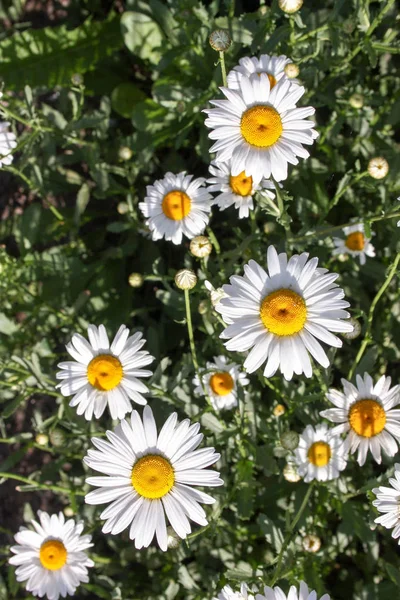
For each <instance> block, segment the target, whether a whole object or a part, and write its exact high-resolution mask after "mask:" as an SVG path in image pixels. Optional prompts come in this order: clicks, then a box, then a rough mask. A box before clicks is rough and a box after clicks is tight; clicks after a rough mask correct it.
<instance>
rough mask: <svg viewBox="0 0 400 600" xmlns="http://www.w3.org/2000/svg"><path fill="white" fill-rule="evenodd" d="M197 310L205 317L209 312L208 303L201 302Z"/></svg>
mask: <svg viewBox="0 0 400 600" xmlns="http://www.w3.org/2000/svg"><path fill="white" fill-rule="evenodd" d="M197 310H198V311H199V314H200V315H205V314H206V312H207V311H208V306H207V302H206V301H205V300H202V301H201V302H199V306H198V308H197Z"/></svg>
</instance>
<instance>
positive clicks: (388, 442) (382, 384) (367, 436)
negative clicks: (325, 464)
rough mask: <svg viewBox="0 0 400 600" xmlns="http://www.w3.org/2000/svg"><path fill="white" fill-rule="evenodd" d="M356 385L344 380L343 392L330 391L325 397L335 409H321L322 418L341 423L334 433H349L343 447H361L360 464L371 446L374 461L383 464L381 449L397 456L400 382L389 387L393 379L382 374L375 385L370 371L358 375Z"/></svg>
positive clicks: (399, 423) (353, 449)
mask: <svg viewBox="0 0 400 600" xmlns="http://www.w3.org/2000/svg"><path fill="white" fill-rule="evenodd" d="M356 381H357V387H355V386H354V385H353V384H352V383H350V381H346V379H342V385H343V393H342V392H339V391H338V390H333V389H331V390H329V393H328V394H326V397H327V398H328V400H330V402H332V404H334V405H335V406H336V408H329V409H328V410H323V411H322V412H320V415H321V416H322V417H325V418H326V419H329V420H330V421H332V422H333V423H340V425H337V426H336V427H334V428H333V429H332V433H333V434H337V435H338V434H341V433H348V435H347V437H346V439H345V441H344V448H345V450H346V451H350V453H351V454H353V453H354V452H355V451H356V450H357V448H358V457H357V460H358V464H359V465H360V466H362V465H363V464H364V463H365V459H366V456H367V452H368V448H369V449H370V450H371V453H372V456H373V457H374V459H375V461H376V462H377V463H378V464H380V463H381V449H383V450H384V451H385V452H386V454H387V455H388V456H394V455H395V454H396V453H397V451H398V448H397V442H398V440H399V439H400V411H399V410H392V409H393V407H394V406H396V405H397V404H400V395H399V392H400V385H396V386H394V387H393V388H391V389H390V384H391V381H392V380H391V378H390V377H385V376H384V375H382V377H381V378H380V379H379V380H378V382H377V383H376V384H375V386H374V383H373V381H372V378H371V377H370V375H368V373H364V378H362V377H361V376H360V375H357V377H356Z"/></svg>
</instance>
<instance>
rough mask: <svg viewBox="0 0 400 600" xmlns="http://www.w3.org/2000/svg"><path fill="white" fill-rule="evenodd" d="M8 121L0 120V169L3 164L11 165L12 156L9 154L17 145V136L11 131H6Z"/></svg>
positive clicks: (8, 125)
mask: <svg viewBox="0 0 400 600" xmlns="http://www.w3.org/2000/svg"><path fill="white" fill-rule="evenodd" d="M9 127H10V123H8V122H7V121H2V122H0V169H1V167H2V166H3V165H11V163H12V161H13V160H14V157H13V155H12V154H9V153H10V152H11V150H13V149H14V148H16V146H17V138H16V137H15V134H14V133H12V131H8V128H9Z"/></svg>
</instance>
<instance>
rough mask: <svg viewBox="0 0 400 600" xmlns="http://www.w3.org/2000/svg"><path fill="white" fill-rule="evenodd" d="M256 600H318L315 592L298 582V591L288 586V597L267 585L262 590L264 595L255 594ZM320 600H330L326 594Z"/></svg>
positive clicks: (302, 582)
mask: <svg viewBox="0 0 400 600" xmlns="http://www.w3.org/2000/svg"><path fill="white" fill-rule="evenodd" d="M256 600H318V599H317V592H314V591H312V592H311V591H310V590H309V588H308V585H306V584H305V583H304V581H300V589H299V590H297V589H296V588H295V586H294V585H292V586H290V590H289V593H288V595H287V596H286V594H284V592H283V591H282V590H281V588H280V587H278V586H276V587H274V588H273V589H272V588H271V587H269V586H268V585H266V586H265V588H264V594H257V596H256ZM320 600H330V596H329V595H328V594H324V595H323V596H321V598H320Z"/></svg>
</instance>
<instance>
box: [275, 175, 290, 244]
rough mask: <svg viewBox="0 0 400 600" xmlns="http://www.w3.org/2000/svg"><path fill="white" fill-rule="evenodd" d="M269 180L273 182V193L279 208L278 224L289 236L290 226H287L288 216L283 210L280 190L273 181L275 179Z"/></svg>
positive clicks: (283, 205)
mask: <svg viewBox="0 0 400 600" xmlns="http://www.w3.org/2000/svg"><path fill="white" fill-rule="evenodd" d="M271 179H272V181H273V182H274V186H275V192H276V199H277V201H278V208H279V219H278V222H280V223H281V225H283V227H284V228H285V231H286V234H290V233H291V232H290V225H289V217H288V215H287V213H286V210H285V204H284V202H283V197H282V191H281V188H280V187H279V184H278V182H277V181H275V179H274V178H273V177H272V178H271Z"/></svg>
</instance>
